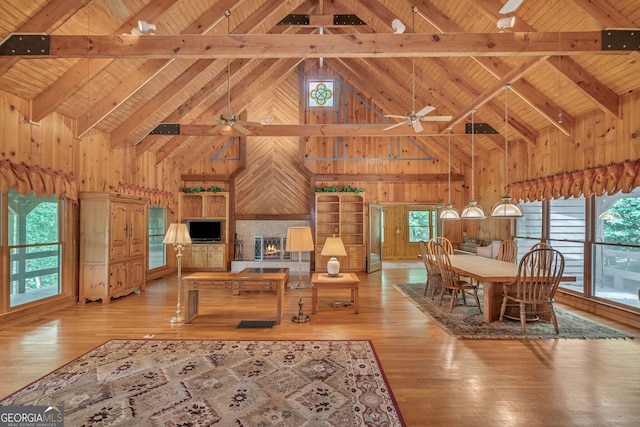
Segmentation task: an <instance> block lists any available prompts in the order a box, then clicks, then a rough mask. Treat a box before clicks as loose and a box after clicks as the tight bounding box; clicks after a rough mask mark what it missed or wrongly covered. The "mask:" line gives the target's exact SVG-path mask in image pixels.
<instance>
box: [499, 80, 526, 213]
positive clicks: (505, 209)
mask: <svg viewBox="0 0 640 427" xmlns="http://www.w3.org/2000/svg"><path fill="white" fill-rule="evenodd" d="M510 87H511V85H509V84H507V85H505V86H504V176H505V180H506V183H505V193H506V194H505V195H504V196H502V201H501V202H498V203H496V204H495V205H493V208H491V216H492V217H495V218H520V217H523V216H524V214H523V213H522V208H520V206H518V204H517V203H514V202H512V201H511V196H509V139H508V138H509V136H508V132H509V114H508V111H509V102H508V99H509V98H508V96H507V92H508V91H509V88H510Z"/></svg>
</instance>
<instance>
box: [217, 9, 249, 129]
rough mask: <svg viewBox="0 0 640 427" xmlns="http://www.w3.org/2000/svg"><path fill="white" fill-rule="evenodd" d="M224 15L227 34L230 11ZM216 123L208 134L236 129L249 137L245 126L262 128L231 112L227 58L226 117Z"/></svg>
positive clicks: (229, 75) (229, 71)
mask: <svg viewBox="0 0 640 427" xmlns="http://www.w3.org/2000/svg"><path fill="white" fill-rule="evenodd" d="M224 15H225V16H226V17H227V33H229V18H230V17H231V11H230V10H227V11H226V12H225V13H224ZM218 121H219V122H220V123H218V124H217V125H215V126H214V127H212V128H211V129H210V130H209V132H210V133H216V132H218V131H220V130H230V128H235V129H238V130H239V131H240V132H242V133H243V134H245V135H251V131H250V130H249V129H247V128H246V127H245V126H247V125H249V126H262V123H258V122H247V121H244V120H240V119H238V117H237V116H236V115H235V114H233V113H232V112H231V60H230V59H229V58H227V113H226V115H224V114H220V117H218Z"/></svg>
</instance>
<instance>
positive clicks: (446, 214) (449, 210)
mask: <svg viewBox="0 0 640 427" xmlns="http://www.w3.org/2000/svg"><path fill="white" fill-rule="evenodd" d="M447 131H448V132H449V203H448V204H447V207H446V208H444V209H443V210H442V212H440V219H460V215H458V211H457V210H456V208H454V207H453V205H452V204H451V127H448V128H447Z"/></svg>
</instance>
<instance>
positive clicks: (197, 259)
mask: <svg viewBox="0 0 640 427" xmlns="http://www.w3.org/2000/svg"><path fill="white" fill-rule="evenodd" d="M178 215H179V221H180V222H183V223H184V222H187V221H189V220H212V221H220V222H221V223H222V229H221V232H222V236H221V237H222V238H221V239H220V241H213V240H209V241H197V240H196V241H194V242H193V244H191V245H187V248H186V250H185V251H184V253H183V255H182V267H183V268H185V269H197V270H200V271H203V270H205V271H206V270H211V271H226V270H227V266H228V262H227V258H228V256H229V249H228V243H229V193H228V192H217V193H211V192H206V191H203V192H200V193H184V192H181V193H180V197H179V199H178Z"/></svg>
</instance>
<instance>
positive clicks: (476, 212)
mask: <svg viewBox="0 0 640 427" xmlns="http://www.w3.org/2000/svg"><path fill="white" fill-rule="evenodd" d="M486 217H487V216H486V215H485V214H484V211H483V210H482V208H481V207H480V206H478V202H476V201H475V200H471V201H470V202H469V204H468V205H467V206H466V207H465V208H464V209H463V210H462V214H460V219H485V218H486Z"/></svg>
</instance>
